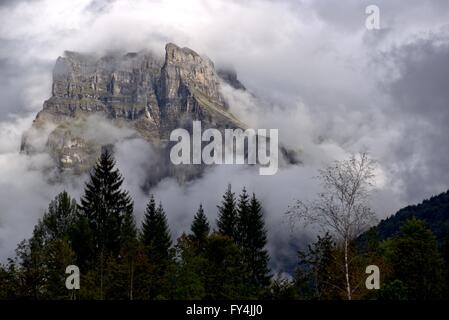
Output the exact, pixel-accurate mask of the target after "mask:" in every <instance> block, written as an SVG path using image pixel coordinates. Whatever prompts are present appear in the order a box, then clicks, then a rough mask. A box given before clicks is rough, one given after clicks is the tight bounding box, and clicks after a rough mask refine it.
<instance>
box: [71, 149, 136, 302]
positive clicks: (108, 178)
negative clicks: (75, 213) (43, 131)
mask: <svg viewBox="0 0 449 320" xmlns="http://www.w3.org/2000/svg"><path fill="white" fill-rule="evenodd" d="M122 184H123V177H122V175H121V174H120V172H119V170H118V169H115V161H114V159H113V157H112V155H111V153H110V152H109V151H108V150H105V151H103V152H102V154H101V156H100V159H99V160H98V161H97V163H96V165H95V166H94V168H93V170H92V172H91V174H90V180H89V182H88V183H86V186H85V189H84V195H83V197H82V198H81V205H80V207H79V208H80V210H81V215H82V216H85V217H86V219H87V222H88V225H89V229H90V231H91V234H92V236H93V250H94V252H95V254H96V257H97V258H98V259H99V269H100V298H101V299H103V297H104V296H103V294H104V290H103V289H104V288H103V287H104V266H105V261H106V260H109V259H115V258H118V256H119V253H120V248H121V231H122V224H123V220H124V217H125V216H127V215H132V212H133V202H132V200H131V197H130V196H129V194H128V192H126V191H124V190H122V188H121V187H122Z"/></svg>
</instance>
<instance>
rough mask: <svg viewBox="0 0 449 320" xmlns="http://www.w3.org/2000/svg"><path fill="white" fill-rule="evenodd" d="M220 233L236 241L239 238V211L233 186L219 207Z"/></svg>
mask: <svg viewBox="0 0 449 320" xmlns="http://www.w3.org/2000/svg"><path fill="white" fill-rule="evenodd" d="M217 226H218V232H219V233H220V234H221V235H223V236H227V237H230V238H231V239H236V236H237V210H236V203H235V194H234V193H233V192H232V190H231V185H230V184H229V185H228V189H227V190H226V192H225V194H224V195H223V200H222V203H221V206H218V221H217Z"/></svg>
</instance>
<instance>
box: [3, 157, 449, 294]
mask: <svg viewBox="0 0 449 320" xmlns="http://www.w3.org/2000/svg"><path fill="white" fill-rule="evenodd" d="M122 184H123V177H122V176H121V174H120V172H119V171H118V169H116V168H115V163H114V159H113V157H112V156H111V154H110V153H108V152H105V153H103V154H102V156H101V157H100V159H99V161H98V162H97V164H96V166H95V167H94V168H93V170H92V172H91V175H90V178H89V180H88V181H87V183H86V185H85V189H84V194H83V196H82V197H81V200H80V202H79V203H77V201H76V200H75V199H73V198H72V197H71V196H70V195H69V194H68V193H67V192H65V191H64V192H62V193H60V194H59V195H57V196H56V197H55V199H54V200H53V201H51V202H50V204H49V206H48V210H47V211H46V213H45V214H44V215H43V217H42V218H41V219H40V220H39V222H38V224H37V225H36V226H35V228H34V231H33V234H32V237H31V238H30V239H28V240H24V241H22V242H21V243H20V244H19V245H18V246H17V249H16V255H15V257H14V258H12V259H9V261H8V263H6V264H5V265H0V299H122V300H132V299H145V300H151V299H320V300H340V299H347V291H346V290H345V285H347V283H348V279H349V281H350V283H349V284H350V288H351V296H352V298H353V299H385V300H392V299H393V300H398V299H399V300H401V299H448V298H449V269H448V267H447V265H448V263H449V233H447V234H448V236H446V240H445V241H442V242H441V241H440V242H438V241H437V239H436V237H435V235H434V234H433V232H432V231H431V230H430V229H429V228H428V226H427V225H426V222H425V221H423V220H419V219H416V218H411V219H408V220H406V221H405V222H404V223H403V224H402V226H401V228H400V232H398V233H396V234H395V235H394V236H392V237H390V238H387V239H385V238H383V237H382V236H381V235H379V233H378V230H377V229H376V228H372V229H371V231H369V232H367V233H365V234H364V235H363V237H362V238H363V241H362V242H363V243H362V244H363V245H362V246H361V245H360V244H361V241H360V239H362V238H358V239H353V240H351V241H350V242H349V243H348V245H347V247H346V246H345V247H342V246H341V245H338V238H336V237H335V236H332V235H331V234H329V233H325V234H323V235H320V236H318V238H317V241H316V242H314V243H311V244H310V245H308V247H307V248H305V249H304V250H301V251H299V252H298V257H297V259H298V265H297V268H296V270H295V272H294V273H293V274H292V276H291V277H285V276H280V275H276V276H272V275H271V273H270V270H269V267H268V262H269V256H268V253H267V251H266V244H267V232H266V230H265V224H264V216H263V209H262V205H261V203H260V202H259V200H258V199H257V197H256V195H255V194H252V195H249V194H248V193H247V191H246V189H245V188H243V190H242V191H241V193H240V194H239V195H236V194H235V193H234V192H233V191H232V189H231V186H230V185H229V186H228V188H227V190H226V191H225V193H224V195H223V199H222V201H221V203H220V204H219V205H218V206H217V210H218V219H217V221H216V224H215V225H216V229H215V228H214V226H213V225H212V224H211V223H210V222H209V221H208V219H207V216H206V214H205V212H204V209H203V206H202V205H201V204H200V205H199V208H198V210H197V212H196V213H195V214H194V215H193V220H192V223H191V226H190V230H189V231H188V232H186V233H183V234H182V236H180V237H179V238H178V239H176V241H174V239H173V238H172V236H171V232H170V227H169V224H168V222H167V215H166V213H165V210H164V208H163V204H162V203H160V202H159V203H158V202H157V201H156V199H155V198H154V196H153V195H150V196H149V199H148V204H147V206H146V210H145V212H144V216H143V221H142V224H141V225H140V226H138V225H137V224H136V221H135V217H134V208H133V207H134V206H133V200H132V199H131V197H130V196H129V194H128V193H127V192H126V191H125V190H123V188H122ZM186 214H187V213H186ZM347 257H350V260H349V263H348V268H346V269H342V261H346V260H348V259H347ZM68 265H76V266H78V267H79V269H80V272H81V279H80V280H81V281H80V289H79V290H71V291H69V290H67V288H66V287H65V280H66V277H67V276H68V275H67V274H66V273H65V269H66V267H67V266H68ZM368 265H376V266H378V267H379V269H380V270H381V288H380V290H368V289H367V288H366V287H365V280H366V277H367V275H366V273H365V268H366V266H368Z"/></svg>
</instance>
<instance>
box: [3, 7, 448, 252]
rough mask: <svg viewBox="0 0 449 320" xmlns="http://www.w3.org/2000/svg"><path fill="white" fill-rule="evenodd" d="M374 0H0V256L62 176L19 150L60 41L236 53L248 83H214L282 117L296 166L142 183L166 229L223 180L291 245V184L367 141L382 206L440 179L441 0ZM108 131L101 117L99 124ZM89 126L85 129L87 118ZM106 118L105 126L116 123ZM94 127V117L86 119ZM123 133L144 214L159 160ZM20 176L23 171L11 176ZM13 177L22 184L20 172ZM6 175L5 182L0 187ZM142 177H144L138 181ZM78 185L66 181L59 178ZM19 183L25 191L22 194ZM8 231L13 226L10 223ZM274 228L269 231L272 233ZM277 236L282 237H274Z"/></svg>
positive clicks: (439, 185)
mask: <svg viewBox="0 0 449 320" xmlns="http://www.w3.org/2000/svg"><path fill="white" fill-rule="evenodd" d="M368 4H371V3H370V1H365V0H364V1H358V0H357V1H356V0H350V1H346V2H345V4H344V6H343V5H341V4H337V3H336V2H335V3H334V2H329V1H324V0H316V1H311V0H301V1H293V0H292V1H268V0H259V1H256V0H253V1H245V2H242V1H227V0H226V1H225V0H215V1H207V2H206V1H201V0H194V1H189V2H187V1H163V0H160V1H159V0H158V1H143V0H135V1H128V0H117V1H101V0H95V1H90V0H82V1H77V2H74V1H68V0H61V1H50V0H35V1H26V0H24V1H19V2H15V1H14V2H13V1H6V2H2V3H1V5H0V20H1V21H2V24H1V25H0V42H1V45H0V70H1V72H0V108H1V113H0V133H1V136H0V159H1V160H0V161H1V162H2V167H1V170H2V173H4V177H2V178H1V179H2V180H1V183H2V190H8V192H9V195H8V196H7V195H6V193H4V192H2V197H8V199H17V200H14V201H7V200H4V199H2V201H1V202H0V206H1V211H0V212H1V213H0V239H2V241H3V242H0V256H2V257H5V256H6V253H8V252H11V250H12V249H13V247H14V245H15V244H14V242H16V240H18V238H20V237H25V236H27V235H29V234H30V232H31V230H32V226H33V225H34V223H35V222H36V219H37V218H38V217H39V215H41V214H42V212H43V211H42V210H43V208H45V206H46V205H47V203H48V201H49V200H50V199H51V198H52V197H53V196H54V195H55V194H56V193H57V191H59V190H60V189H61V188H63V187H65V186H64V185H49V184H47V182H45V181H46V180H45V177H43V176H42V175H41V173H40V171H39V170H38V169H41V168H42V167H45V166H47V165H48V162H47V160H48V159H47V158H45V156H44V155H38V156H36V157H28V156H25V155H21V154H19V153H18V148H19V146H20V139H21V133H22V132H23V131H24V130H26V128H27V127H28V126H29V124H30V123H31V121H32V118H33V115H34V114H35V113H36V112H37V111H39V110H40V109H41V108H42V103H43V101H44V100H45V99H47V98H48V97H49V95H50V92H51V71H52V67H53V65H54V61H55V60H56V58H57V56H59V55H61V54H62V52H63V51H64V50H73V51H81V52H92V53H95V54H98V55H101V54H104V53H106V52H111V51H120V52H123V51H139V50H142V49H148V50H153V51H154V52H155V53H157V54H160V55H162V54H163V47H164V45H165V43H166V42H175V43H177V44H179V45H181V46H188V47H190V48H192V49H194V50H196V51H198V52H199V53H200V54H205V55H208V56H209V57H210V58H211V59H212V60H213V61H214V62H215V64H216V65H217V66H218V67H219V66H232V67H233V68H234V69H235V70H237V72H238V76H239V79H240V80H241V81H242V82H243V83H244V85H245V86H246V87H247V88H248V89H249V92H246V93H245V92H242V91H236V90H233V89H231V88H230V87H227V86H223V88H222V89H223V94H224V95H225V96H226V98H227V99H228V101H229V103H230V107H231V109H232V111H233V112H234V113H236V114H238V115H239V117H241V118H242V119H243V120H245V121H246V122H247V123H249V124H250V125H252V126H257V127H261V128H279V129H280V139H281V142H282V143H283V144H284V145H285V146H287V147H288V148H290V149H293V150H295V151H297V152H299V153H300V155H301V159H302V161H303V164H302V165H301V166H292V167H283V168H281V170H280V171H279V173H278V174H277V175H276V176H274V177H270V178H268V179H270V180H265V179H264V178H263V177H260V176H258V175H257V174H254V173H253V172H252V170H251V168H240V167H228V166H223V167H217V168H213V169H211V170H208V172H206V174H205V175H204V177H203V178H202V179H199V180H196V181H193V182H191V183H189V184H187V185H183V186H179V185H178V184H177V183H176V182H175V181H174V180H172V179H166V180H163V181H162V182H161V183H160V184H159V185H157V186H156V187H154V188H153V189H152V190H151V192H153V193H155V194H156V196H157V197H158V198H159V199H161V200H162V201H163V203H164V205H165V206H166V209H167V212H168V214H169V220H170V223H171V225H172V229H173V233H174V235H179V233H180V232H181V231H182V230H187V229H188V225H189V223H190V220H191V218H192V216H193V214H194V212H195V211H196V209H197V207H198V205H199V203H200V202H203V204H204V206H205V210H206V213H207V214H208V215H209V217H210V218H211V219H212V220H214V219H215V218H216V207H215V206H216V204H217V202H218V201H219V200H220V196H221V194H222V192H223V191H224V189H225V188H226V185H227V183H228V182H231V183H232V184H233V186H234V189H235V191H237V192H238V191H240V189H241V188H242V187H243V185H246V186H247V188H248V190H249V191H255V192H256V193H257V194H258V195H260V197H261V198H262V200H263V202H264V205H265V208H266V214H267V224H268V225H269V228H270V237H271V238H270V239H271V240H270V241H271V242H270V246H271V247H270V248H273V247H274V246H276V248H277V249H276V250H274V249H272V252H276V251H277V252H281V251H282V250H281V249H279V248H285V249H286V250H287V249H289V248H290V246H291V244H292V243H293V242H294V240H292V239H291V238H290V236H288V237H284V238H282V235H285V234H289V235H290V234H291V233H287V232H285V230H286V229H281V228H284V227H281V226H282V217H283V212H284V211H285V209H286V206H287V205H288V204H289V202H291V201H292V200H293V199H294V198H298V197H299V198H302V199H305V198H308V197H312V196H313V194H314V192H316V191H317V188H316V186H314V180H313V179H311V177H312V176H314V175H316V170H317V168H319V167H321V166H323V165H325V164H326V163H329V162H330V161H332V160H334V159H342V158H345V157H347V156H348V155H349V154H350V153H353V152H359V151H361V150H368V151H370V153H371V154H372V156H373V157H374V158H375V159H377V160H378V163H379V170H380V171H379V172H380V176H381V177H382V179H379V186H380V188H379V190H378V192H377V193H376V194H375V195H374V199H373V206H374V207H375V209H376V210H377V213H378V216H379V218H382V217H385V216H386V215H388V214H391V213H393V212H394V211H395V210H397V209H398V208H400V207H401V206H402V205H405V204H409V203H412V202H419V201H421V200H422V199H424V198H426V197H428V196H430V195H432V194H436V193H439V192H442V191H445V189H447V187H448V186H447V181H448V178H449V177H448V172H449V170H448V165H447V164H448V163H449V161H448V160H449V159H448V156H449V150H448V148H447V145H448V144H447V137H448V132H447V130H448V129H447V125H446V124H447V119H448V118H449V108H447V104H448V101H449V96H448V93H447V90H446V88H445V84H447V82H448V77H449V69H448V68H447V66H448V65H449V64H448V61H447V59H448V57H449V51H448V43H449V39H448V35H449V32H448V23H447V21H448V20H447V12H449V3H448V2H447V1H444V0H437V1H430V0H426V1H418V0H411V1H407V2H398V1H387V0H378V1H376V5H378V6H379V7H380V10H381V11H380V13H381V27H382V29H381V30H379V31H368V30H366V29H365V18H366V15H365V7H366V6H367V5H368ZM104 129H105V130H106V131H108V130H112V129H111V128H104ZM87 132H89V130H87ZM114 132H115V131H114ZM94 133H95V131H94ZM128 137H131V138H132V139H130V140H124V139H119V138H120V135H119V137H115V138H114V139H115V140H116V141H119V143H118V144H117V146H116V152H117V163H118V165H119V167H120V169H121V170H122V172H123V173H124V176H125V184H126V188H127V189H129V190H130V192H131V193H132V195H133V197H134V198H135V204H136V213H137V215H138V217H139V219H141V217H142V214H143V210H144V206H145V202H146V200H147V197H148V194H147V193H148V192H150V190H148V185H146V184H145V179H144V178H145V173H148V172H153V173H156V172H157V171H158V170H159V169H158V163H159V162H158V161H160V160H159V159H157V157H156V155H155V151H154V150H152V148H151V147H149V146H147V145H146V144H145V143H144V142H143V141H142V140H140V139H138V138H135V137H133V136H132V135H129V136H128ZM17 177H21V178H20V180H19V179H18V178H17ZM18 181H20V184H19V182H18ZM8 186H11V188H8ZM142 186H143V187H145V186H146V187H147V188H144V190H145V191H142ZM69 188H71V190H72V192H73V194H74V195H75V196H78V194H79V192H80V191H79V190H78V189H77V188H76V183H73V182H71V184H70V185H69ZM22 193H26V194H27V195H28V196H27V200H26V201H19V200H18V199H21V197H22ZM10 235H13V236H11V237H10ZM274 238H276V239H274ZM281 238H282V239H281Z"/></svg>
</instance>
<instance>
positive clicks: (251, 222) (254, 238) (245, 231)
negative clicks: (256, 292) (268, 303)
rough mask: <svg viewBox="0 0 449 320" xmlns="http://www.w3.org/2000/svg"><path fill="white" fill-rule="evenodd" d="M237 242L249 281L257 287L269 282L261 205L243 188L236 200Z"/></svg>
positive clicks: (265, 237)
mask: <svg viewBox="0 0 449 320" xmlns="http://www.w3.org/2000/svg"><path fill="white" fill-rule="evenodd" d="M237 212H238V222H237V229H238V244H239V246H240V248H241V250H242V254H243V257H244V261H245V263H246V264H247V265H248V269H249V272H250V282H251V283H252V284H253V285H254V286H256V287H259V288H263V287H265V286H267V285H268V284H269V279H270V276H269V269H268V260H269V258H268V253H267V251H266V250H265V246H266V244H267V235H266V230H265V223H264V219H263V213H262V206H261V204H260V202H259V200H257V198H256V195H255V194H254V193H253V196H252V198H251V199H249V196H248V194H247V193H246V190H245V188H243V191H242V193H241V195H240V198H239V202H238V209H237Z"/></svg>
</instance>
